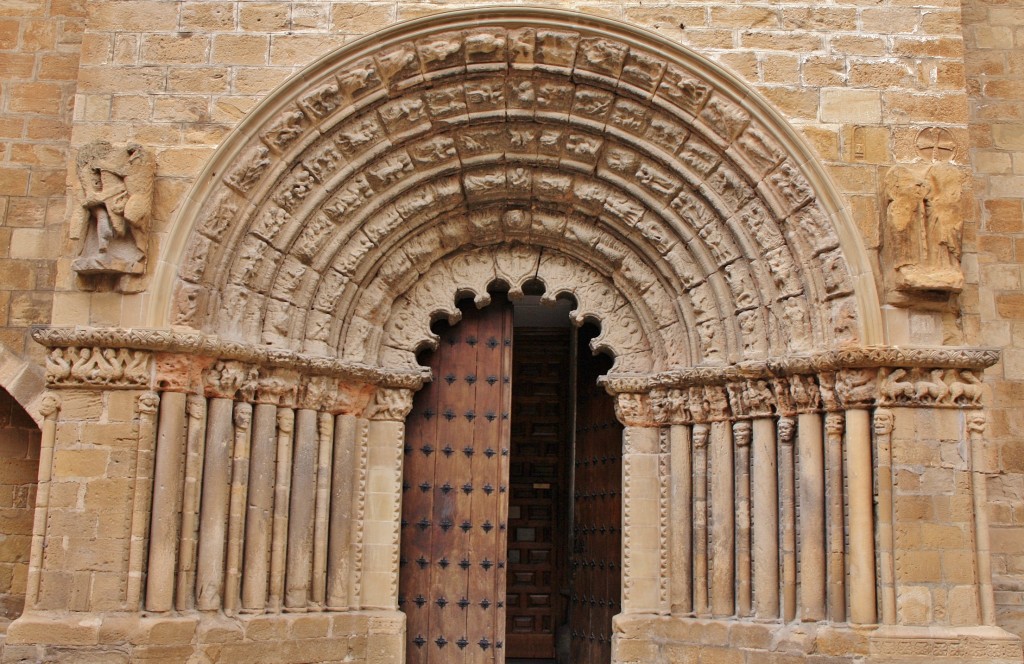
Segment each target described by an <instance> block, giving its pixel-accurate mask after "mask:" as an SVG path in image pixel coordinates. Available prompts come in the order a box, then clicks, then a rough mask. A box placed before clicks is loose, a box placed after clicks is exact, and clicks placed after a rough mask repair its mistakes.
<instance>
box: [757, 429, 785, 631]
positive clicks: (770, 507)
mask: <svg viewBox="0 0 1024 664" xmlns="http://www.w3.org/2000/svg"><path fill="white" fill-rule="evenodd" d="M776 448H777V445H776V441H775V421H774V420H773V419H772V418H771V417H757V418H755V419H754V421H753V465H754V496H753V500H754V523H753V540H754V541H753V548H754V601H755V603H756V606H755V612H754V615H756V616H757V617H758V618H761V619H765V620H771V619H774V618H778V617H779V527H778V519H779V486H778V484H779V480H778V456H777V454H778V452H777V449H776Z"/></svg>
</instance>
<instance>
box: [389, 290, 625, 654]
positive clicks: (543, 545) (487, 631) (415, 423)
mask: <svg viewBox="0 0 1024 664" xmlns="http://www.w3.org/2000/svg"><path fill="white" fill-rule="evenodd" d="M495 299H496V301H495V302H493V303H492V304H490V305H489V306H487V307H485V308H483V309H480V310H478V309H476V308H475V307H474V306H473V304H472V302H464V303H463V305H462V306H461V307H460V311H461V314H462V315H461V320H460V322H459V323H458V324H456V325H454V326H450V325H447V324H442V325H441V326H440V328H441V329H439V330H438V335H439V343H438V345H437V348H436V349H435V350H434V351H432V352H429V353H427V354H426V358H425V362H426V363H427V364H428V366H430V368H431V370H432V374H433V375H434V376H435V380H434V381H433V382H432V383H430V384H429V385H427V386H426V387H424V388H423V389H422V390H421V391H420V392H419V393H418V394H417V395H416V397H415V399H414V404H413V409H412V411H411V413H410V415H409V418H408V420H407V422H408V425H407V429H406V442H405V448H404V464H403V481H402V493H403V501H402V524H401V528H402V545H401V558H400V571H399V575H400V583H399V596H398V605H399V608H400V609H401V610H403V611H404V612H405V613H406V615H407V616H408V623H407V631H406V652H407V660H408V661H409V662H439V661H450V658H451V657H454V656H462V655H463V652H462V651H466V649H468V654H467V656H468V657H470V658H473V657H474V656H476V655H480V656H489V655H491V653H488V651H489V650H491V652H492V653H493V656H494V657H495V658H497V659H500V660H502V661H505V660H507V661H512V662H520V661H529V662H536V663H538V664H541V663H544V662H552V663H553V662H554V661H555V660H556V657H557V659H558V661H587V662H601V661H605V662H607V661H610V657H611V642H612V616H613V615H615V614H616V613H618V611H619V608H620V590H619V587H620V583H621V578H620V567H621V564H620V548H621V537H620V535H621V531H622V529H621V521H620V508H621V505H620V482H621V436H622V429H621V425H620V424H619V423H618V421H617V420H616V418H615V413H614V407H613V400H612V398H611V396H610V395H609V394H607V393H606V392H605V391H604V390H603V388H601V387H600V386H599V385H598V384H597V379H598V377H599V376H600V375H601V374H604V373H606V372H607V370H608V369H609V368H610V367H611V361H610V360H609V359H608V358H606V357H604V356H597V357H595V356H594V354H593V353H592V352H591V350H590V348H589V341H590V340H592V339H593V338H594V337H595V336H597V330H596V328H595V326H592V325H588V326H586V327H585V328H584V329H581V330H579V331H577V330H576V329H575V328H573V327H571V326H570V325H569V315H568V314H569V311H570V310H571V305H570V304H569V303H567V302H565V301H559V302H554V303H552V304H553V305H554V306H549V307H546V308H539V307H538V306H537V300H538V299H539V298H538V297H536V296H532V297H531V296H527V297H525V298H524V297H520V298H517V300H518V301H517V302H516V303H515V305H513V304H512V303H510V302H508V300H507V299H506V298H505V297H504V296H499V297H497V298H495Z"/></svg>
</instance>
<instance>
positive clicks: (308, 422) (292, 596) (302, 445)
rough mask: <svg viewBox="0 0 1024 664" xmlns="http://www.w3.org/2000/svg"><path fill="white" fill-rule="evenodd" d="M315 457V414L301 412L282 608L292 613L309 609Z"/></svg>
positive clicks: (316, 448) (289, 515) (316, 445)
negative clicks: (283, 606)
mask: <svg viewBox="0 0 1024 664" xmlns="http://www.w3.org/2000/svg"><path fill="white" fill-rule="evenodd" d="M318 456H319V445H318V436H317V413H316V411H315V410H309V409H305V408H303V409H301V410H299V412H298V417H297V418H296V425H295V454H294V456H293V458H292V488H291V504H290V508H289V511H288V557H287V567H288V571H287V575H286V578H285V598H284V605H285V607H286V608H287V609H289V610H292V611H305V610H306V609H307V608H308V606H309V599H310V588H311V581H312V576H311V575H312V572H313V530H314V527H315V520H316V472H317V458H318Z"/></svg>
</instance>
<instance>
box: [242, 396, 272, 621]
mask: <svg viewBox="0 0 1024 664" xmlns="http://www.w3.org/2000/svg"><path fill="white" fill-rule="evenodd" d="M276 442H277V406H276V405H275V404H269V403H260V404H256V408H255V410H254V412H253V423H252V455H251V460H250V463H249V499H248V502H247V504H246V508H245V569H244V571H243V576H242V609H243V610H248V611H259V610H262V609H264V608H266V606H267V578H268V576H269V573H270V569H269V563H270V546H271V538H272V535H273V533H272V528H273V509H274V457H275V453H276V449H275V448H276Z"/></svg>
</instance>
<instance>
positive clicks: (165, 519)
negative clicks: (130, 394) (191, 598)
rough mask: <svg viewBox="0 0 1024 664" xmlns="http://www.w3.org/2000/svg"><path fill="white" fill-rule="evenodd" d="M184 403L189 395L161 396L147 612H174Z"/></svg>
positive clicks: (154, 475)
mask: <svg viewBox="0 0 1024 664" xmlns="http://www.w3.org/2000/svg"><path fill="white" fill-rule="evenodd" d="M187 401H188V395H186V394H184V393H182V392H164V394H163V396H161V398H160V423H159V425H158V427H157V436H156V438H157V442H156V460H155V467H154V471H153V509H152V518H151V522H150V529H149V533H150V537H149V566H148V569H147V574H146V610H147V611H170V610H171V609H173V608H174V576H175V571H176V569H177V565H176V554H177V552H178V544H179V543H180V531H179V517H180V514H181V497H182V474H183V472H184V467H183V464H182V462H183V460H184V452H185V422H186V418H185V406H186V404H187Z"/></svg>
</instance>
